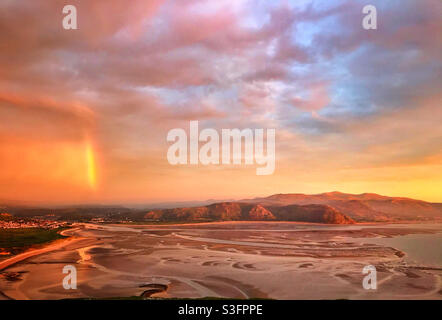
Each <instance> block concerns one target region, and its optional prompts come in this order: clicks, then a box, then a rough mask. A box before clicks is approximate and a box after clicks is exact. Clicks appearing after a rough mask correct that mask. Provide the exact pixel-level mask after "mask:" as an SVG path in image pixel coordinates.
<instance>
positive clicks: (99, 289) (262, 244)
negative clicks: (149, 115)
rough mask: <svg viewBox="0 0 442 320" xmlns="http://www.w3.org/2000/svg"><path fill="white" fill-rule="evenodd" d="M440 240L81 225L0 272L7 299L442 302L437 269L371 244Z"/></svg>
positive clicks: (436, 229) (403, 230) (368, 230)
mask: <svg viewBox="0 0 442 320" xmlns="http://www.w3.org/2000/svg"><path fill="white" fill-rule="evenodd" d="M441 232H442V226H441V225H440V224H431V225H430V224H428V225H427V224H395V225H382V224H380V225H373V224H372V225H353V226H330V225H318V224H305V223H293V222H291V223H290V222H289V223H287V222H240V223H237V222H223V223H204V224H193V225H98V224H97V225H95V224H84V225H81V227H78V228H75V229H71V230H68V231H66V233H65V234H66V235H70V236H72V237H71V238H68V239H67V240H62V241H57V242H55V243H52V244H50V245H48V246H46V247H44V248H42V249H38V250H33V251H29V252H25V253H23V254H21V255H18V256H16V257H12V258H10V259H8V260H4V261H3V262H1V263H0V291H1V294H0V299H1V298H5V299H6V298H9V299H64V298H86V297H88V298H109V297H131V296H143V297H163V298H202V297H209V296H210V297H228V298H241V299H242V298H245V299H247V298H272V299H441V298H442V295H441V283H442V281H441V276H442V266H441V265H440V263H439V262H436V264H434V263H433V264H427V263H426V262H425V261H424V260H421V261H412V260H410V257H414V256H413V252H409V253H407V250H404V249H402V250H401V249H398V248H396V247H391V246H388V245H385V244H376V243H370V242H371V241H372V240H373V239H375V240H376V239H387V240H388V239H406V237H423V239H427V238H425V237H428V239H430V240H432V241H434V240H435V239H436V241H438V239H439V238H434V237H440V234H441ZM405 248H407V246H405ZM413 250H415V249H413ZM422 250H429V248H422ZM429 254H431V252H430V253H429ZM417 257H420V256H417ZM419 259H420V258H419ZM429 261H430V260H429ZM437 261H439V260H437ZM65 265H73V266H75V267H76V269H77V276H78V288H77V289H76V290H65V289H63V287H62V281H63V278H64V277H65V276H66V275H65V274H63V273H62V270H63V267H64V266H65ZM366 265H374V266H375V267H376V269H377V278H378V289H377V290H373V291H368V290H365V289H363V287H362V279H363V277H364V275H363V274H362V269H363V267H364V266H366ZM8 273H14V274H15V275H17V276H16V277H15V278H14V281H11V280H10V279H9V280H8V277H6V276H5V275H7V274H8Z"/></svg>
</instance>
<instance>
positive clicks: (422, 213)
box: [144, 191, 442, 224]
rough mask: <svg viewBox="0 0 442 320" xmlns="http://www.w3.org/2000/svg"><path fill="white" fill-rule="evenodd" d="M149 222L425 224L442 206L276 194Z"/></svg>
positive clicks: (440, 214)
mask: <svg viewBox="0 0 442 320" xmlns="http://www.w3.org/2000/svg"><path fill="white" fill-rule="evenodd" d="M144 218H145V219H147V220H157V221H158V220H159V221H201V220H209V221H226V220H233V221H234V220H255V221H258V220H277V221H303V222H317V223H333V224H351V223H355V222H388V221H390V222H391V221H401V220H402V221H425V220H440V219H442V206H441V204H438V203H429V202H425V201H421V200H414V199H410V198H402V197H387V196H382V195H378V194H374V193H363V194H348V193H342V192H336V191H335V192H327V193H321V194H314V195H308V194H301V193H293V194H275V195H272V196H269V197H263V198H254V199H244V200H239V201H235V202H221V203H215V204H211V205H206V206H199V207H185V208H174V209H158V210H151V211H149V212H147V213H146V214H145V215H144Z"/></svg>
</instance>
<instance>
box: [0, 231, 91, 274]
mask: <svg viewBox="0 0 442 320" xmlns="http://www.w3.org/2000/svg"><path fill="white" fill-rule="evenodd" d="M75 229H76V228H75ZM66 231H74V229H66V230H62V231H60V235H62V236H66V237H68V238H66V239H57V240H54V241H51V242H49V243H46V244H42V247H41V248H38V249H37V248H29V249H27V250H26V251H24V252H22V253H19V254H17V255H15V256H12V257H10V258H8V259H5V260H2V261H0V271H3V270H5V269H7V268H9V267H11V266H13V265H15V264H17V263H19V262H21V261H23V260H26V259H28V258H30V257H34V256H37V255H40V254H43V253H47V252H50V251H53V250H57V249H60V248H63V247H64V246H66V245H68V244H73V243H76V242H78V241H80V240H83V239H84V238H80V237H76V236H69V235H65V234H63V233H64V232H66Z"/></svg>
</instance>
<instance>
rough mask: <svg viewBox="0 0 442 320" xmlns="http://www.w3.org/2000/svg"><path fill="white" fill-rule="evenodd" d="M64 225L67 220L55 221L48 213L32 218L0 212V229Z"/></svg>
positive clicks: (54, 227) (49, 227) (57, 226)
mask: <svg viewBox="0 0 442 320" xmlns="http://www.w3.org/2000/svg"><path fill="white" fill-rule="evenodd" d="M66 225H67V222H65V221H57V220H55V217H54V216H50V215H48V216H42V217H34V218H17V217H14V216H12V215H11V214H9V213H0V229H24V228H42V229H57V228H61V227H65V226H66Z"/></svg>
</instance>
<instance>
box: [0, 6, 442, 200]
mask: <svg viewBox="0 0 442 320" xmlns="http://www.w3.org/2000/svg"><path fill="white" fill-rule="evenodd" d="M66 4H71V5H74V6H75V7H76V8H77V16H78V18H77V19H78V29H77V30H65V29H63V27H62V19H63V17H64V14H63V13H62V9H63V6H64V5H66ZM366 4H372V5H374V6H375V7H376V8H377V15H378V16H377V23H378V26H377V29H376V30H365V29H363V28H362V19H363V17H364V15H363V13H362V8H363V7H364V6H365V5H366ZM441 13H442V2H441V1H440V0H423V1H417V0H415V1H409V0H391V1H375V0H365V1H356V0H351V1H327V0H323V1H319V0H318V1H264V0H255V1H246V0H235V1H231V0H210V1H208V0H199V1H196V0H180V1H162V0H150V1H139V0H132V1H130V2H127V1H124V0H94V1H74V0H66V1H58V0H53V1H47V0H33V1H20V0H3V1H1V2H0V199H8V200H17V201H27V202H44V203H109V204H110V203H153V202H164V201H193V200H205V199H241V198H249V197H256V196H266V195H271V194H275V193H298V192H299V193H321V192H328V191H334V190H338V191H342V192H349V193H364V192H374V193H379V194H384V195H390V196H406V197H411V198H416V199H422V200H427V201H433V202H442V126H441V121H442V90H441V89H442V56H441V52H442V35H441V30H442V19H440V17H441ZM191 120H197V121H199V126H200V128H214V129H216V130H221V129H223V128H231V129H233V128H239V129H244V128H264V129H266V128H274V129H275V132H276V163H275V166H276V168H275V172H274V173H273V174H272V175H265V176H258V175H256V170H255V169H256V166H250V165H249V166H246V165H239V166H238V165H209V166H203V165H179V166H173V165H171V164H169V162H168V161H167V157H166V155H167V150H168V148H169V146H170V143H169V142H167V141H166V136H167V133H168V131H169V130H171V129H173V128H183V129H185V130H186V131H187V130H188V128H189V121H191Z"/></svg>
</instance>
